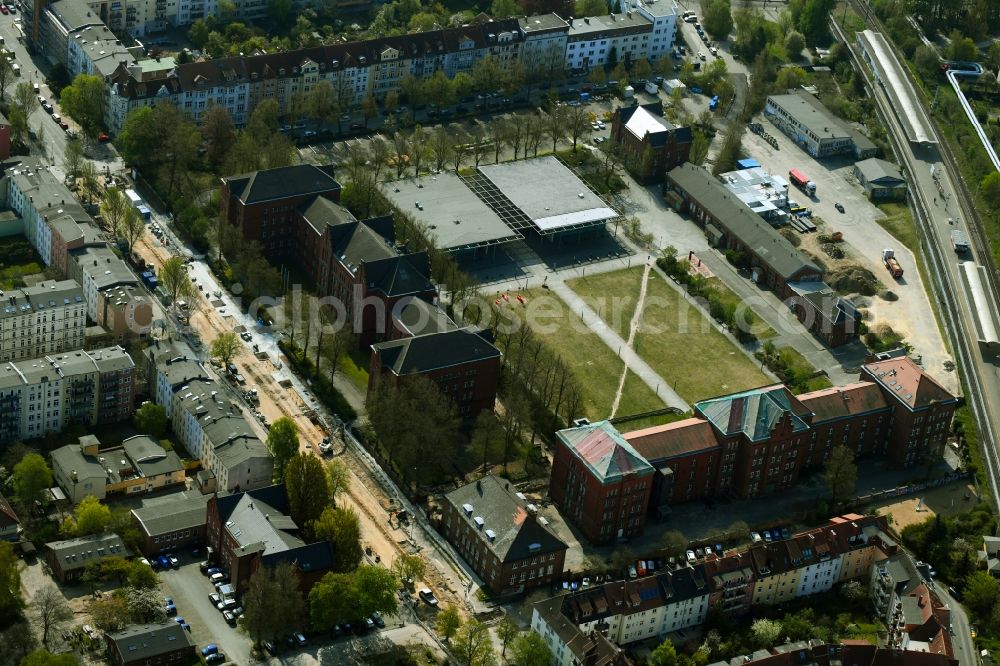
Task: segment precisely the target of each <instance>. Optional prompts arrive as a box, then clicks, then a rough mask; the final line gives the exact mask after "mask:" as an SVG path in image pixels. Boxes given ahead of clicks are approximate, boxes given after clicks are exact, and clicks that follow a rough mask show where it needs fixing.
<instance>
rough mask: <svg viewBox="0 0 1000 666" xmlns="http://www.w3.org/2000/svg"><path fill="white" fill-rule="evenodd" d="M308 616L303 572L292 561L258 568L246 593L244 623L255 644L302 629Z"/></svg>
mask: <svg viewBox="0 0 1000 666" xmlns="http://www.w3.org/2000/svg"><path fill="white" fill-rule="evenodd" d="M305 617H306V602H305V598H304V597H303V596H302V592H301V591H300V588H299V575H298V574H297V573H296V572H295V568H294V567H293V566H292V564H291V563H290V562H281V563H279V564H278V565H277V566H276V567H268V566H264V567H261V568H260V569H258V570H257V571H256V572H254V574H253V575H252V576H251V577H250V580H249V582H248V583H247V590H246V593H245V594H244V595H243V627H244V629H246V632H247V634H248V635H249V636H250V638H251V639H252V640H253V642H254V643H255V644H259V643H260V642H261V641H263V640H268V639H275V638H278V637H279V636H285V635H287V634H289V633H290V632H292V631H298V630H301V628H302V622H303V621H304V620H305Z"/></svg>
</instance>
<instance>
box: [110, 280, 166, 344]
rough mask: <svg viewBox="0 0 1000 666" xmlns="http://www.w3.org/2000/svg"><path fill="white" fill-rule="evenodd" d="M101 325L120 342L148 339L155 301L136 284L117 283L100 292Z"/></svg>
mask: <svg viewBox="0 0 1000 666" xmlns="http://www.w3.org/2000/svg"><path fill="white" fill-rule="evenodd" d="M96 322H97V325H98V326H103V327H104V328H105V329H106V330H107V331H108V333H109V334H111V335H112V336H113V337H114V338H115V339H116V340H119V341H124V340H125V339H126V338H128V337H130V336H140V337H144V336H146V335H147V334H149V332H150V330H151V329H152V325H153V302H152V298H151V297H150V296H149V295H147V294H146V293H145V292H144V291H142V290H141V289H140V288H139V287H138V286H136V285H133V284H128V283H126V284H121V283H119V284H117V285H115V286H113V287H109V288H107V289H104V290H101V291H99V292H98V293H97V318H96Z"/></svg>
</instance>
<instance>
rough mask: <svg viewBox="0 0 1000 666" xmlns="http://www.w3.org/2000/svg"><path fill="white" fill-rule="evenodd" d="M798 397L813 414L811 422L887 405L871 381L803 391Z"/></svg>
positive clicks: (874, 409) (854, 413) (850, 414)
mask: <svg viewBox="0 0 1000 666" xmlns="http://www.w3.org/2000/svg"><path fill="white" fill-rule="evenodd" d="M798 398H799V402H801V403H802V404H803V405H805V406H806V407H807V408H808V409H809V411H811V412H812V413H813V414H814V416H813V419H812V422H813V424H817V423H822V422H823V421H829V420H832V419H840V418H844V417H847V416H855V415H857V414H864V413H866V412H873V411H876V410H880V409H887V408H888V406H889V405H888V403H886V401H885V397H884V396H883V395H882V391H881V389H879V387H878V384H875V383H873V382H857V383H854V384H848V385H846V386H834V387H833V388H828V389H823V390H821V391H812V392H811V393H803V394H802V395H800V396H798Z"/></svg>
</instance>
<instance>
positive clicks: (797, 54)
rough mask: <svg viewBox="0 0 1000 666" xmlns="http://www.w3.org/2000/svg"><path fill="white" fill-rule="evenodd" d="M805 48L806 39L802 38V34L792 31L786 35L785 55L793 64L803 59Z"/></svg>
mask: <svg viewBox="0 0 1000 666" xmlns="http://www.w3.org/2000/svg"><path fill="white" fill-rule="evenodd" d="M805 47H806V38H805V37H803V36H802V33H801V32H798V31H797V30H792V31H791V32H789V33H788V34H787V35H785V53H786V54H787V55H788V59H789V60H790V61H791V62H797V61H799V60H801V59H802V49H804V48H805Z"/></svg>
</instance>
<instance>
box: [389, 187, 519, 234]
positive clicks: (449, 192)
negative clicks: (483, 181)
mask: <svg viewBox="0 0 1000 666" xmlns="http://www.w3.org/2000/svg"><path fill="white" fill-rule="evenodd" d="M382 192H383V194H385V195H386V197H388V199H389V200H390V201H391V202H392V203H393V204H394V205H395V206H397V207H398V208H399V209H400V210H405V211H409V213H410V214H411V215H413V217H414V218H415V219H416V220H417V221H418V222H420V223H421V224H423V225H425V226H426V227H427V232H428V234H429V235H430V236H433V238H434V241H435V245H436V246H437V247H438V248H440V249H442V250H463V249H469V248H473V247H478V246H482V245H493V244H497V243H505V242H507V241H512V240H516V239H518V238H521V234H519V233H518V232H516V231H514V230H512V229H511V228H510V227H508V226H507V225H506V224H505V223H504V221H503V220H502V219H501V218H500V216H499V215H497V214H496V213H495V212H493V210H492V209H491V208H490V207H489V206H487V205H486V204H485V203H483V201H482V200H481V199H480V198H479V197H477V196H476V195H475V194H474V193H473V192H472V190H470V189H469V188H468V186H467V185H466V184H465V183H463V182H462V180H461V179H460V178H459V177H458V176H457V175H455V174H454V173H451V172H446V173H440V174H438V175H436V176H423V177H421V178H413V179H407V180H397V181H393V182H391V183H383V184H382ZM417 202H420V208H417V207H416V203H417Z"/></svg>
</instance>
